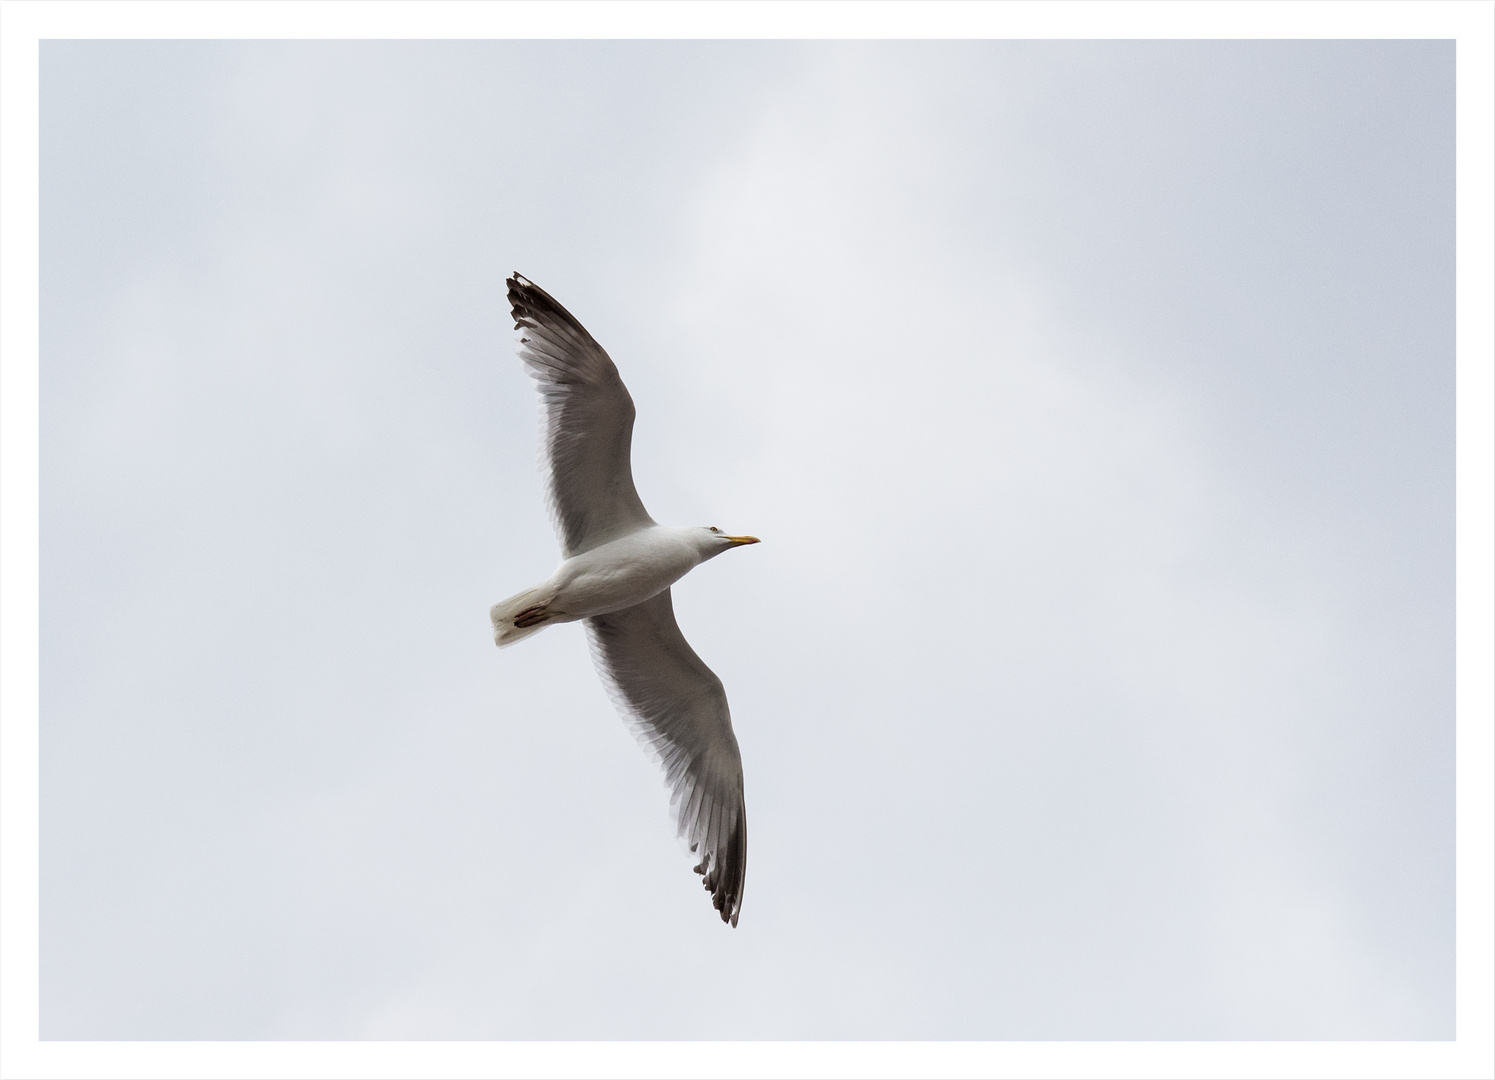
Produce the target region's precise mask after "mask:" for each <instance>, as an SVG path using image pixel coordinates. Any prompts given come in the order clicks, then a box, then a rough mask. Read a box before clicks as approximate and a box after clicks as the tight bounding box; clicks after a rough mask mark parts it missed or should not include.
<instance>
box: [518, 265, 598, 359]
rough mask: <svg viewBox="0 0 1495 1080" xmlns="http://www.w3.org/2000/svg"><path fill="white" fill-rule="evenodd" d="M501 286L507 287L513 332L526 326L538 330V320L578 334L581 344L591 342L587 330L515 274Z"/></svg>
mask: <svg viewBox="0 0 1495 1080" xmlns="http://www.w3.org/2000/svg"><path fill="white" fill-rule="evenodd" d="M504 284H505V285H507V286H508V287H509V310H510V314H511V315H512V316H513V318H514V329H515V330H522V329H523V328H524V327H526V326H529V327H535V328H537V329H538V326H537V320H539V321H541V322H546V321H549V322H560V323H562V324H565V325H567V326H568V327H569V328H570V329H571V330H574V331H575V332H577V333H578V334H579V335H580V336H581V337H582V339H583V340H586V341H593V338H592V335H591V334H589V333H587V329H586V327H584V326H582V325H581V323H580V322H579V321H578V320H577V318H576V316H575V315H573V314H571V313H570V312H569V311H567V310H566V309H565V308H564V307H562V306H561V304H560V302H559V301H557V300H556V298H555V297H553V296H551V295H550V294H549V293H548V292H546V291H545V290H544V289H542V288H540V286H538V285H536V284H535V283H534V282H533V281H531V280H530V279H529V278H527V277H525V276H524V275H523V274H521V273H520V272H519V271H518V270H515V271H514V273H513V275H512V276H510V277H509V278H507V279H505V281H504ZM593 343H594V344H595V342H593Z"/></svg>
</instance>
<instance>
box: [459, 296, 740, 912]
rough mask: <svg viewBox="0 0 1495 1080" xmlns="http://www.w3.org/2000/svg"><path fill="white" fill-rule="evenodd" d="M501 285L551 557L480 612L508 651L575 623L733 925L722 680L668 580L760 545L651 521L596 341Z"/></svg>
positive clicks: (627, 401)
mask: <svg viewBox="0 0 1495 1080" xmlns="http://www.w3.org/2000/svg"><path fill="white" fill-rule="evenodd" d="M506 284H507V285H508V287H509V304H510V305H511V306H512V308H513V316H514V329H516V330H519V331H521V335H520V338H519V359H520V360H521V361H523V363H524V366H525V368H526V369H527V370H528V371H529V374H530V376H531V377H533V378H534V380H535V383H536V388H537V389H538V390H539V391H540V418H541V428H542V435H541V439H542V460H543V461H544V463H545V467H546V472H547V473H548V474H549V475H548V479H549V484H548V494H549V503H550V516H551V521H552V522H553V524H554V525H555V531H556V536H557V538H558V539H559V540H560V543H561V565H560V566H559V567H558V568H557V569H556V572H555V573H554V574H552V575H550V577H549V578H548V579H546V580H545V581H543V582H541V583H540V584H539V585H536V586H535V587H534V588H532V589H526V590H524V591H523V592H521V593H517V594H515V595H514V596H511V597H509V599H507V600H505V601H503V602H502V603H499V604H494V605H493V608H492V610H491V611H490V612H489V614H490V615H491V617H492V619H493V640H494V643H495V644H497V645H498V647H499V648H501V649H502V648H506V647H507V646H509V645H512V644H514V643H515V642H516V641H519V640H521V639H523V638H526V637H528V636H529V635H531V634H533V633H537V632H538V631H540V630H541V629H543V628H544V627H546V626H549V625H551V624H552V623H563V622H576V621H577V620H581V621H582V622H583V623H584V624H585V626H586V631H587V641H588V644H589V645H590V646H591V651H592V662H593V663H594V664H595V665H596V667H597V673H598V675H600V676H601V677H602V682H603V685H604V686H605V687H606V688H607V691H608V696H609V697H611V698H612V701H613V704H614V705H615V706H616V707H617V709H618V712H619V713H620V714H621V715H622V717H623V719H624V720H625V721H626V722H627V723H628V724H629V726H630V727H632V728H633V730H634V733H635V734H636V735H637V736H638V737H639V739H640V741H641V742H643V743H644V744H645V745H646V746H647V747H648V748H649V749H650V750H652V751H653V753H654V754H655V756H657V757H658V759H659V763H660V765H661V766H662V767H663V768H664V771H665V780H666V783H667V784H668V785H669V787H670V805H671V806H672V807H673V808H674V811H675V824H676V827H677V831H678V834H679V835H680V836H681V837H683V838H684V839H685V841H686V843H687V844H688V845H689V846H690V850H691V852H692V853H693V854H695V855H698V856H699V857H700V862H699V863H697V865H696V867H695V872H696V873H698V874H700V875H701V876H702V878H703V879H704V882H705V886H706V891H707V892H709V893H710V894H711V902H712V904H713V905H714V906H715V907H716V910H717V911H719V912H720V913H721V917H722V921H723V922H725V923H730V924H731V925H732V926H734V927H735V926H736V925H737V916H738V912H739V911H740V909H741V907H742V885H743V879H744V878H745V877H746V874H747V810H746V808H745V807H744V804H743V800H742V755H741V754H740V753H739V752H738V749H737V737H736V736H735V735H734V734H733V733H732V716H731V713H730V712H729V711H728V709H727V694H726V691H725V690H724V689H723V688H722V681H721V680H720V679H718V678H717V677H716V675H715V674H714V673H713V672H712V670H711V669H710V668H709V667H707V666H706V665H705V663H703V662H702V660H701V658H700V657H699V656H697V655H696V653H695V650H694V649H692V648H691V647H690V645H689V644H688V643H687V642H686V640H685V636H684V635H683V634H681V633H680V627H679V626H678V625H676V623H675V609H674V606H673V605H672V604H671V602H670V586H671V585H673V584H674V583H675V582H676V581H679V580H680V579H681V578H682V577H684V576H685V575H686V574H687V573H689V572H690V571H691V570H693V569H695V567H697V566H699V565H700V564H701V563H703V562H705V561H706V560H707V559H714V558H715V557H716V556H718V555H720V554H721V553H722V552H724V551H726V550H728V549H730V548H734V547H742V546H744V545H746V544H756V543H758V538H757V537H756V536H728V535H727V534H726V533H724V532H722V531H721V530H720V529H718V528H716V527H715V526H714V525H713V526H708V527H705V528H672V527H670V526H666V525H659V524H657V523H656V522H655V521H654V519H653V518H651V517H650V516H649V512H648V511H647V510H645V509H644V504H643V503H642V502H641V501H640V500H639V497H638V492H637V491H636V490H634V487H633V467H632V465H631V464H630V462H629V448H630V444H631V443H632V440H633V417H634V409H633V398H632V397H630V396H629V394H628V388H627V387H625V386H624V385H623V380H622V379H621V378H620V377H619V376H618V369H617V367H616V366H614V364H613V362H612V360H611V359H610V358H609V357H608V355H607V353H606V352H604V351H603V349H602V346H601V345H598V344H597V342H596V341H595V340H593V338H592V335H591V334H589V333H587V331H586V329H585V328H584V327H583V326H582V325H581V323H579V322H577V321H576V318H575V317H574V316H573V315H572V314H571V313H570V312H569V311H567V310H566V309H565V308H563V307H561V305H560V304H558V303H556V301H555V300H554V299H553V298H552V297H551V296H550V294H549V293H547V292H546V291H545V290H544V289H541V288H540V287H539V286H537V285H535V284H534V282H532V281H529V280H527V279H525V278H524V277H522V276H520V274H519V273H518V272H517V271H516V272H515V273H514V276H513V277H511V278H509V279H508V281H507V282H506Z"/></svg>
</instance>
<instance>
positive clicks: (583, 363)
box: [508, 273, 654, 558]
mask: <svg viewBox="0 0 1495 1080" xmlns="http://www.w3.org/2000/svg"><path fill="white" fill-rule="evenodd" d="M508 286H509V303H510V304H511V305H512V307H513V311H514V328H515V329H516V330H524V331H527V333H524V334H522V335H521V336H520V338H519V359H521V360H523V361H524V366H525V367H526V368H527V369H528V370H529V373H530V374H531V375H532V376H534V378H535V381H536V382H537V383H538V384H539V386H538V388H539V391H540V404H541V412H542V414H543V415H542V423H543V426H544V429H545V434H544V445H545V459H546V464H547V466H548V468H549V472H550V512H551V516H552V517H553V518H554V520H555V528H556V533H557V534H558V535H559V537H560V541H561V547H562V548H563V549H564V551H563V554H564V556H565V557H566V558H570V557H571V556H572V555H579V554H581V553H582V552H583V551H588V550H590V549H591V548H594V547H597V546H598V545H600V544H605V543H607V542H608V541H609V540H614V539H616V538H617V537H619V536H623V535H625V534H627V533H630V532H633V531H634V530H635V529H640V528H643V527H644V526H646V525H653V524H654V519H653V518H651V517H650V516H649V513H648V511H647V510H645V509H644V504H643V503H642V502H640V501H639V497H638V492H637V491H635V490H634V487H633V467H632V465H631V464H630V463H629V448H630V446H631V444H632V442H633V398H631V397H629V396H628V388H627V387H625V386H624V385H623V380H622V379H621V378H619V377H618V369H617V368H616V367H615V366H614V365H613V362H612V360H610V359H609V358H608V355H607V353H605V352H603V351H602V346H601V345H598V344H597V343H596V342H595V341H593V340H592V335H591V334H589V333H587V332H586V330H585V329H584V328H583V327H582V325H581V323H579V322H577V321H576V319H575V318H573V317H572V315H571V313H570V312H569V311H567V310H566V309H565V308H563V307H561V305H560V304H557V303H556V302H555V300H553V299H552V298H551V296H550V294H549V293H547V292H546V291H545V290H544V289H541V288H539V287H538V286H536V285H535V284H534V283H533V282H531V281H527V280H526V279H524V278H522V277H520V276H519V274H518V273H516V274H515V275H514V276H513V277H511V278H509V280H508Z"/></svg>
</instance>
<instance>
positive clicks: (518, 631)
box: [488, 585, 551, 649]
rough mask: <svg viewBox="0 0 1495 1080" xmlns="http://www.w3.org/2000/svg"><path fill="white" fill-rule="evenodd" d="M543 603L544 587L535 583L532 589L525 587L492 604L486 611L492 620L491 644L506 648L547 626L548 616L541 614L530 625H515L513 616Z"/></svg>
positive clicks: (548, 623) (549, 621)
mask: <svg viewBox="0 0 1495 1080" xmlns="http://www.w3.org/2000/svg"><path fill="white" fill-rule="evenodd" d="M544 603H545V588H544V586H542V585H536V586H535V587H534V588H533V589H525V590H524V591H523V592H522V593H515V594H514V595H513V596H511V597H509V598H508V599H507V600H503V601H501V602H499V603H497V604H494V605H493V607H492V608H490V609H489V611H488V617H489V618H490V619H492V620H493V644H495V645H497V646H498V647H499V648H500V649H503V648H507V647H508V646H510V645H512V644H514V642H516V641H521V640H523V639H524V638H527V637H529V636H530V635H531V634H533V633H535V632H536V631H538V630H543V629H545V627H547V626H549V625H550V623H551V619H550V617H549V616H542V617H541V618H540V620H539V621H538V622H535V623H533V624H532V625H530V626H516V625H515V624H514V618H515V616H517V615H518V614H519V613H520V612H521V611H527V610H528V609H530V608H533V607H540V606H543V604H544Z"/></svg>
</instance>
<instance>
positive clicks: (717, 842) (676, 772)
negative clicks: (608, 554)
mask: <svg viewBox="0 0 1495 1080" xmlns="http://www.w3.org/2000/svg"><path fill="white" fill-rule="evenodd" d="M586 626H587V639H588V640H589V641H590V642H591V646H592V659H593V660H594V661H595V662H596V664H597V671H598V673H599V674H600V675H601V676H602V682H603V684H604V685H605V686H606V687H607V690H608V693H609V695H610V696H611V697H612V699H613V704H615V705H616V706H617V707H618V711H619V712H620V713H622V714H623V716H624V718H625V719H626V720H628V721H629V723H630V724H631V725H632V727H633V728H634V730H635V731H636V732H637V733H638V735H639V737H640V739H641V740H642V741H644V742H646V743H647V744H648V745H649V746H650V747H651V748H652V749H653V751H654V753H655V754H656V755H658V757H659V760H660V764H662V765H663V766H664V770H665V778H666V782H667V783H668V784H669V786H670V804H671V805H672V806H673V807H674V808H675V821H676V824H677V826H678V828H679V833H680V835H681V836H683V837H685V839H686V841H687V842H688V843H689V844H690V850H691V851H692V852H694V853H696V854H697V855H698V856H700V860H701V861H700V864H699V865H697V866H696V868H695V869H696V873H698V874H700V875H701V876H702V877H703V878H704V879H705V883H706V889H707V890H708V891H709V892H710V893H711V902H712V903H713V904H715V905H716V910H718V911H720V912H721V914H722V921H723V922H730V923H731V924H732V925H733V926H736V925H737V913H738V911H739V909H740V908H741V906H742V885H743V879H744V878H745V877H746V876H747V810H746V808H745V806H744V804H743V801H742V755H741V754H739V753H738V750H737V737H736V736H735V735H733V734H732V717H731V714H730V713H729V712H728V711H727V693H726V691H725V690H723V689H722V681H721V680H720V679H718V678H717V677H716V675H715V674H714V673H713V672H712V670H711V669H710V668H709V667H707V666H706V665H705V664H704V663H702V662H701V658H700V657H699V656H697V655H696V654H695V650H694V649H692V648H691V647H690V645H689V644H688V643H687V642H686V640H685V636H684V635H683V634H681V633H680V627H679V626H678V625H677V624H676V623H675V608H674V605H673V604H672V603H671V602H670V590H669V589H666V590H665V591H664V592H662V593H660V594H659V595H658V596H656V597H654V598H652V599H650V600H645V601H644V602H643V603H642V604H635V605H634V606H633V607H630V608H624V609H623V610H622V611H614V612H611V613H609V614H607V615H596V616H593V617H592V618H590V619H587V620H586Z"/></svg>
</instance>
